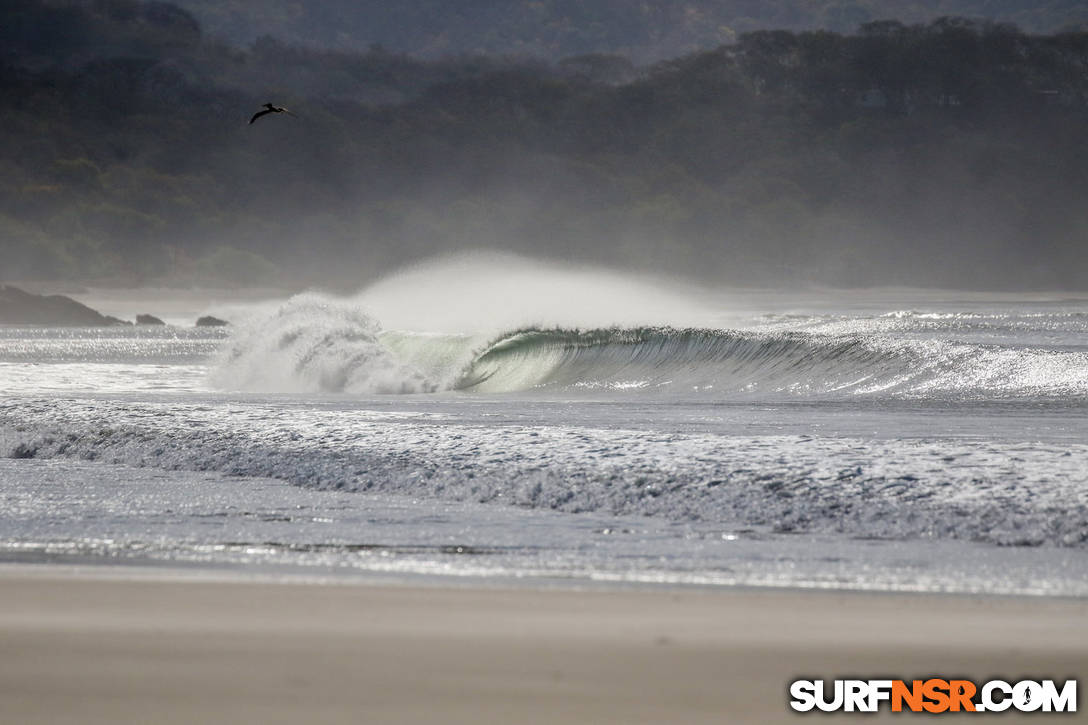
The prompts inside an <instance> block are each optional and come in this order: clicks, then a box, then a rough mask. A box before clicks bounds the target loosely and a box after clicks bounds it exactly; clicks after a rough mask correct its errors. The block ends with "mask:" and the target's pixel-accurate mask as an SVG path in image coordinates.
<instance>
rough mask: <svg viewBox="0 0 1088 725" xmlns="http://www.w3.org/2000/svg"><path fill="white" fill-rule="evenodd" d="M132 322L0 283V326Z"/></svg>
mask: <svg viewBox="0 0 1088 725" xmlns="http://www.w3.org/2000/svg"><path fill="white" fill-rule="evenodd" d="M128 324H131V323H128V322H125V321H124V320H118V319H117V318H116V317H109V316H107V315H102V314H99V313H98V312H95V311H94V310H92V309H91V308H90V307H87V306H86V305H83V304H80V303H79V302H76V301H75V300H73V299H72V298H71V297H65V296H64V295H36V294H32V293H30V292H25V291H23V290H21V289H19V288H18V287H12V286H11V285H4V284H0V325H36V326H42V327H112V326H115V325H128Z"/></svg>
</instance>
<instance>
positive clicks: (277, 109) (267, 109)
mask: <svg viewBox="0 0 1088 725" xmlns="http://www.w3.org/2000/svg"><path fill="white" fill-rule="evenodd" d="M266 113H286V114H287V115H288V116H295V114H293V113H291V112H290V111H288V110H287V109H286V108H284V107H283V106H273V105H272V104H271V103H266V104H264V110H263V111H257V112H256V113H254V114H253V118H251V119H249V122H250V123H253V122H254V121H256V120H257V119H258V118H260V117H261V116H263V115H265V114H266ZM295 118H298V116H295Z"/></svg>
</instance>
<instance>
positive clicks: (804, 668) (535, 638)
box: [0, 565, 1088, 724]
mask: <svg viewBox="0 0 1088 725" xmlns="http://www.w3.org/2000/svg"><path fill="white" fill-rule="evenodd" d="M89 568H91V567H76V568H68V567H63V568H60V569H57V568H54V567H52V566H49V565H44V566H43V565H0V588H2V589H3V591H4V596H3V598H2V599H0V651H2V652H4V654H5V656H4V657H2V658H0V720H2V721H4V722H20V723H46V722H49V723H67V722H72V723H75V722H79V723H92V724H93V723H107V722H110V723H128V722H132V723H136V722H158V723H183V722H213V723H215V722H223V723H226V722H234V723H237V722H283V723H288V722H321V723H324V722H345V723H346V722H381V723H433V722H449V723H462V722H463V723H484V722H510V723H513V722H518V723H537V722H539V723H556V722H564V723H566V722H571V723H581V722H585V723H590V722H592V723H613V722H614V723H642V722H645V723H661V722H684V723H699V722H707V723H710V722H753V723H755V722H759V723H775V722H786V721H793V718H794V716H795V715H794V713H792V712H791V711H790V709H789V707H788V704H787V700H788V697H787V689H788V685H789V682H790V681H792V680H793V679H797V678H802V677H805V678H809V677H812V678H820V677H822V678H825V679H833V678H836V677H844V676H851V677H853V676H858V677H882V676H895V677H903V678H909V677H921V676H926V677H928V676H942V675H944V676H952V675H954V676H956V677H966V678H968V679H973V680H976V681H981V680H985V679H990V678H992V677H995V676H999V675H1001V676H1005V677H1007V678H1032V677H1034V678H1042V677H1066V678H1069V677H1079V678H1081V679H1083V678H1084V677H1085V676H1086V675H1088V672H1086V671H1085V670H1086V669H1088V642H1086V641H1085V640H1084V638H1082V637H1077V636H1076V634H1075V633H1076V632H1077V631H1079V629H1080V628H1081V627H1082V626H1083V622H1084V621H1085V619H1086V617H1088V600H1084V599H1074V598H1062V597H1025V596H1007V595H956V594H939V595H936V596H934V595H933V594H909V593H895V592H852V591H842V590H835V591H828V590H799V589H777V588H767V589H763V588H736V589H733V588H727V589H712V590H711V589H704V588H695V587H692V588H687V587H685V588H621V587H612V586H604V587H599V588H598V587H589V588H581V587H580V588H566V587H554V588H553V587H548V588H541V587H537V586H534V584H536V583H535V582H532V583H528V585H527V586H510V585H503V584H502V583H500V582H496V583H495V585H494V586H481V585H479V584H478V583H467V582H456V583H452V584H453V585H452V586H451V585H449V584H447V583H445V582H443V583H438V584H428V583H420V582H405V581H400V582H392V581H377V580H369V579H356V578H351V579H346V578H345V579H342V580H341V579H336V578H332V579H331V580H330V581H324V582H318V581H312V580H309V581H303V580H299V579H297V578H292V577H290V576H287V577H281V578H277V579H271V580H270V579H264V578H261V579H250V578H246V579H240V578H238V577H237V575H236V573H235V572H229V573H224V576H216V574H217V573H215V572H213V573H212V574H210V575H209V573H208V572H207V571H206V570H203V571H201V572H199V573H197V574H194V575H180V576H179V574H178V572H176V571H174V570H172V569H171V570H169V571H163V570H161V569H153V570H151V571H148V570H140V571H136V570H128V571H126V572H119V571H117V569H118V567H105V568H104V569H103V570H97V567H93V569H94V571H88V569H89ZM849 717H850V716H843V717H842V719H844V720H846V719H848V718H849ZM854 717H856V716H854ZM877 717H878V719H883V718H885V717H888V718H891V717H893V715H892V714H891V713H886V712H885V713H881V714H880V715H878V716H877ZM1016 717H1017V716H1015V715H1014V716H1012V718H1011V719H1010V717H1009V716H1008V715H1007V716H1006V717H1005V718H1004V721H1005V722H1015V721H1017V720H1016Z"/></svg>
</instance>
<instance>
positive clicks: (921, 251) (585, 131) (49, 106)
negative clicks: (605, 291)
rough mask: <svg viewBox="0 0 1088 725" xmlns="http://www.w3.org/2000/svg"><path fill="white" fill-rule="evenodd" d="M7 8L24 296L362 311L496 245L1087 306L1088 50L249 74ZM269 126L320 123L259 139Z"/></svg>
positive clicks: (7, 110) (163, 35) (822, 42)
mask: <svg viewBox="0 0 1088 725" xmlns="http://www.w3.org/2000/svg"><path fill="white" fill-rule="evenodd" d="M6 1H7V2H8V6H9V8H14V9H13V10H11V11H10V12H8V14H7V16H6V17H7V18H11V19H14V21H15V22H11V23H5V24H4V25H3V26H0V36H3V37H0V41H3V47H4V48H5V51H6V55H5V57H4V58H3V61H2V63H0V99H2V103H0V122H2V127H3V128H4V130H5V134H4V137H3V141H2V146H0V259H2V264H0V277H3V278H6V279H9V280H12V279H21V278H45V277H48V278H56V277H66V278H89V277H100V278H101V277H111V278H116V279H122V280H125V281H146V280H148V279H151V278H168V279H171V280H175V281H185V280H190V279H200V280H203V281H208V280H213V279H221V280H223V281H233V282H243V283H257V282H261V281H269V280H277V279H279V278H283V277H287V278H290V279H293V280H296V281H314V280H321V281H329V280H332V281H335V282H336V283H339V284H345V285H352V284H357V283H359V282H361V281H363V280H364V279H366V278H369V277H373V276H374V275H376V274H379V273H381V272H382V271H384V270H386V269H388V268H390V267H391V266H393V265H396V264H400V263H403V262H405V261H408V260H412V259H416V258H420V257H423V256H428V255H432V254H436V253H441V252H446V251H450V250H457V249H465V248H479V247H488V246H491V247H498V248H503V249H512V250H514V251H522V252H527V253H531V254H539V255H543V256H561V257H565V258H570V259H575V260H583V261H598V262H606V263H610V264H620V265H628V266H632V267H653V268H655V269H667V270H672V271H675V272H680V273H690V274H696V275H699V276H702V277H703V278H705V279H708V280H715V281H727V282H746V283H759V282H781V281H783V280H808V281H813V282H820V283H831V284H873V283H882V284H928V285H952V286H960V285H969V286H1004V287H1032V286H1062V287H1079V288H1083V287H1084V286H1085V285H1086V283H1088V246H1086V244H1085V242H1086V241H1088V203H1086V202H1088V198H1086V197H1088V144H1086V143H1085V141H1084V129H1085V127H1086V126H1085V122H1086V121H1088V34H1085V33H1076V32H1074V33H1063V34H1055V35H1048V36H1036V35H1027V34H1024V33H1023V32H1021V31H1019V30H1017V29H1016V28H1014V27H1012V26H1008V25H1002V24H994V23H988V22H976V21H968V20H963V19H955V18H945V19H941V20H938V21H935V22H932V23H926V24H918V25H906V24H902V23H899V22H888V21H880V22H874V23H868V24H866V25H864V26H863V27H862V28H861V29H860V30H859V32H857V33H855V34H851V35H841V34H837V33H832V32H826V31H820V32H801V33H794V32H787V31H760V32H753V33H746V34H743V35H741V36H740V37H739V38H738V39H737V41H736V42H735V43H731V44H727V45H723V46H720V47H718V48H716V49H714V50H711V51H705V52H700V53H694V54H689V55H686V56H683V57H680V58H676V59H674V60H670V61H667V62H664V63H661V64H658V65H655V66H652V67H651V68H649V69H645V70H642V71H636V70H635V68H634V66H632V65H631V64H630V63H628V62H627V61H626V60H624V59H623V58H620V57H615V56H608V55H587V56H581V57H575V58H569V59H565V60H564V61H561V62H557V63H554V64H544V63H542V62H529V61H526V62H513V61H503V60H500V59H494V58H485V57H477V56H462V57H456V58H451V59H445V60H430V61H423V60H418V59H413V58H410V57H407V56H403V55H398V54H394V53H389V52H387V51H382V50H374V51H371V52H367V53H363V54H352V53H347V52H333V51H323V50H315V49H307V48H303V47H299V46H292V45H288V44H284V43H282V42H279V41H275V40H272V39H264V40H261V41H258V42H256V43H254V44H253V45H251V46H250V47H248V48H244V49H238V48H232V47H229V46H225V45H222V44H220V43H218V42H216V41H211V40H209V39H207V38H205V37H204V36H203V35H202V33H201V31H200V29H199V27H198V26H197V25H196V24H195V21H194V20H193V18H192V16H190V15H188V14H187V13H185V12H184V11H180V10H178V9H177V8H175V7H173V6H170V5H166V4H163V3H141V2H136V1H135V0H93V1H88V2H82V3H77V2H64V3H58V2H47V1H45V0H6ZM57 18H60V19H61V20H64V19H66V18H67V24H66V23H65V22H54V21H55V20H56V19H57ZM20 23H21V25H20ZM151 36H154V42H150V41H149V40H148V38H149V37H151ZM268 100H274V101H276V102H277V103H283V104H286V105H287V106H288V107H290V108H292V109H293V110H294V111H295V112H296V113H297V114H298V116H299V117H298V118H290V117H287V116H282V115H281V116H274V117H267V118H264V119H261V120H260V121H258V122H257V123H255V124H253V125H249V124H248V119H249V116H250V115H251V114H252V113H253V112H254V111H255V110H256V109H257V108H258V107H259V106H260V104H262V103H264V102H265V101H268Z"/></svg>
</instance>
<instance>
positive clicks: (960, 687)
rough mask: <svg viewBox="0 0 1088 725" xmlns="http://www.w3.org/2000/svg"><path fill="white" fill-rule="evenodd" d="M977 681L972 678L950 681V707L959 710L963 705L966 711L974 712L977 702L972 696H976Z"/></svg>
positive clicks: (953, 710)
mask: <svg viewBox="0 0 1088 725" xmlns="http://www.w3.org/2000/svg"><path fill="white" fill-rule="evenodd" d="M975 689H976V688H975V683H973V682H971V681H970V680H951V681H950V682H949V683H948V692H949V694H950V695H951V697H950V701H951V702H950V709H951V710H952V712H959V711H960V708H961V707H962V708H963V709H964V711H965V712H974V711H975V703H973V702H971V698H972V697H974V696H975Z"/></svg>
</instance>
